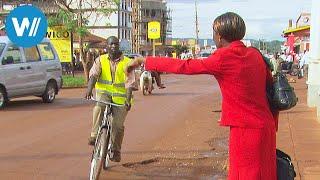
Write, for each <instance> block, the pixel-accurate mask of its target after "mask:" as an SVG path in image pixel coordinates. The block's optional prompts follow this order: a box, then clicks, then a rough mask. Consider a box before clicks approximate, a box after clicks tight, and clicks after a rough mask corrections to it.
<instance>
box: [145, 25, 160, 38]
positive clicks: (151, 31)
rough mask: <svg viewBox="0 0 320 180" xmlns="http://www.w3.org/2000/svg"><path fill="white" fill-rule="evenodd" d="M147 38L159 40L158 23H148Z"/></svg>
mask: <svg viewBox="0 0 320 180" xmlns="http://www.w3.org/2000/svg"><path fill="white" fill-rule="evenodd" d="M148 38H149V39H159V38H160V22H158V21H151V22H149V23H148Z"/></svg>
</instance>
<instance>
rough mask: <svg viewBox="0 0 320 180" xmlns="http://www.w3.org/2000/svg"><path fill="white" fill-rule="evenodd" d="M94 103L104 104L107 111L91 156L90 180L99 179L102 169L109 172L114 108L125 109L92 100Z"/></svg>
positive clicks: (118, 105)
mask: <svg viewBox="0 0 320 180" xmlns="http://www.w3.org/2000/svg"><path fill="white" fill-rule="evenodd" d="M91 100H92V101H94V102H98V103H102V104H105V105H106V109H105V111H104V115H103V119H102V122H101V124H100V127H99V129H98V134H97V138H96V142H95V145H94V148H93V151H92V156H91V164H90V173H89V179H90V180H97V179H99V175H100V172H101V168H102V167H103V169H104V170H107V168H108V165H109V161H110V154H111V140H110V134H111V130H112V127H111V119H112V111H111V109H112V106H117V107H123V106H124V105H120V104H114V103H110V102H103V101H98V100H95V99H91Z"/></svg>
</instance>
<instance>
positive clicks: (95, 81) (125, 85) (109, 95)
mask: <svg viewBox="0 0 320 180" xmlns="http://www.w3.org/2000/svg"><path fill="white" fill-rule="evenodd" d="M107 52H108V54H104V55H101V56H100V57H98V58H97V59H96V60H95V62H94V64H93V66H92V68H91V70H90V73H89V82H88V88H87V92H86V95H85V97H86V98H87V99H90V98H91V97H92V89H93V87H94V86H95V89H96V99H97V100H100V101H104V102H112V103H115V104H122V105H125V106H124V107H112V116H113V120H112V132H111V142H112V148H111V151H112V152H111V155H110V156H111V157H110V160H112V161H114V162H120V160H121V153H120V151H121V144H122V140H123V136H124V121H125V119H126V116H127V113H128V111H129V110H130V108H131V98H132V88H133V82H134V74H133V75H130V76H129V77H127V75H126V73H125V71H124V69H125V67H126V66H127V64H128V63H129V62H130V59H129V58H127V57H125V56H123V55H122V52H121V51H120V49H119V39H118V38H117V37H115V36H111V37H109V38H108V39H107ZM104 110H105V105H103V104H101V103H97V104H96V105H95V107H94V109H93V126H92V130H91V135H90V137H89V145H94V143H95V139H96V136H97V131H98V128H99V125H100V124H101V121H102V118H103V114H104Z"/></svg>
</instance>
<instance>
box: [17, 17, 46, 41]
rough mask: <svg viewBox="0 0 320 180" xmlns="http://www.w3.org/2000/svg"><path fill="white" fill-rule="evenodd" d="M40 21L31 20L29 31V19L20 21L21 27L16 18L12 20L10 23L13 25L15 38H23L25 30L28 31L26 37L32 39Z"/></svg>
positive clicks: (38, 19) (37, 19)
mask: <svg viewBox="0 0 320 180" xmlns="http://www.w3.org/2000/svg"><path fill="white" fill-rule="evenodd" d="M40 20H41V18H33V21H32V24H31V28H30V29H29V27H30V22H29V19H28V18H26V17H25V18H23V19H22V23H21V25H19V22H18V19H17V18H12V23H13V26H14V29H15V30H16V34H17V36H19V37H21V36H23V34H24V32H25V30H26V29H27V30H29V34H28V36H33V37H34V36H36V34H37V31H38V27H39V24H40Z"/></svg>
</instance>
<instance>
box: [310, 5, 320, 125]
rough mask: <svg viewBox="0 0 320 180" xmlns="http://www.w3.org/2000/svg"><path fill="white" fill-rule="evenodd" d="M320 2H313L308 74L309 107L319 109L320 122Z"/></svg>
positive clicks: (319, 117)
mask: <svg viewBox="0 0 320 180" xmlns="http://www.w3.org/2000/svg"><path fill="white" fill-rule="evenodd" d="M319 9H320V1H319V0H312V7H311V28H310V57H309V62H308V64H309V73H308V81H307V84H308V106H309V107H317V109H318V110H317V115H318V119H319V120H320V34H319V31H320V21H319V19H320V11H319Z"/></svg>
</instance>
